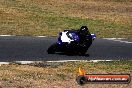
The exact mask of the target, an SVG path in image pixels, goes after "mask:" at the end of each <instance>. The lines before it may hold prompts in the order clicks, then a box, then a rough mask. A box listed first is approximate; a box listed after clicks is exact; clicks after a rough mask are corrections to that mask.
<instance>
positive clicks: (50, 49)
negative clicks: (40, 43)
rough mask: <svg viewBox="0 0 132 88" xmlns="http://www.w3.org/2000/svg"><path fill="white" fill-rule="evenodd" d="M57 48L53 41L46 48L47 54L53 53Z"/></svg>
mask: <svg viewBox="0 0 132 88" xmlns="http://www.w3.org/2000/svg"><path fill="white" fill-rule="evenodd" d="M57 49H58V44H57V43H54V44H53V45H51V46H50V47H49V48H48V50H47V52H48V54H54V53H55V52H56V51H57Z"/></svg>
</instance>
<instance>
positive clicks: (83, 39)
mask: <svg viewBox="0 0 132 88" xmlns="http://www.w3.org/2000/svg"><path fill="white" fill-rule="evenodd" d="M77 34H78V37H79V42H71V44H70V45H71V46H72V47H74V48H78V49H80V48H89V46H90V45H91V44H92V36H91V34H90V32H89V30H88V27H87V26H82V27H81V28H80V29H79V30H77Z"/></svg>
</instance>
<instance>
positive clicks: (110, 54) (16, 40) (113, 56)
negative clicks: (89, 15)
mask: <svg viewBox="0 0 132 88" xmlns="http://www.w3.org/2000/svg"><path fill="white" fill-rule="evenodd" d="M56 40H57V38H55V37H24V36H8V37H7V36H1V37H0V62H6V61H52V60H132V40H122V41H126V42H121V41H119V40H111V39H96V40H95V41H94V42H93V44H92V46H91V47H90V48H89V50H88V51H87V54H86V55H85V56H77V55H74V56H68V55H65V54H47V52H46V50H47V49H48V47H49V46H50V45H51V44H53V43H54V42H56Z"/></svg>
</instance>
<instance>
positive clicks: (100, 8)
mask: <svg viewBox="0 0 132 88" xmlns="http://www.w3.org/2000/svg"><path fill="white" fill-rule="evenodd" d="M0 3H1V4H0V31H1V32H0V34H11V35H24V36H37V35H46V36H57V35H58V32H60V31H63V30H64V29H71V28H74V29H78V28H80V27H81V26H82V25H87V26H88V27H89V29H90V31H91V32H92V33H96V35H97V37H98V38H103V37H123V38H132V30H131V29H132V21H131V20H132V17H131V14H132V13H131V8H132V2H131V0H125V1H124V0H103V1H102V0H100V1H98V0H77V1H74V0H66V1H65V0H63V1H62V0H58V1H57V2H56V1H55V0H53V1H51V0H28V1H27V0H1V1H0Z"/></svg>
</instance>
